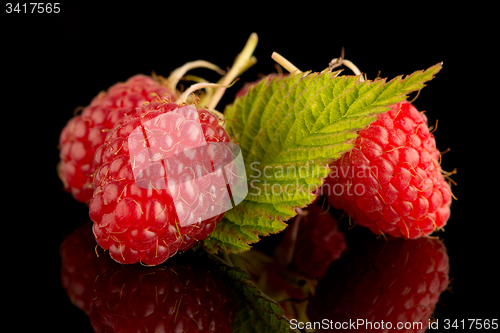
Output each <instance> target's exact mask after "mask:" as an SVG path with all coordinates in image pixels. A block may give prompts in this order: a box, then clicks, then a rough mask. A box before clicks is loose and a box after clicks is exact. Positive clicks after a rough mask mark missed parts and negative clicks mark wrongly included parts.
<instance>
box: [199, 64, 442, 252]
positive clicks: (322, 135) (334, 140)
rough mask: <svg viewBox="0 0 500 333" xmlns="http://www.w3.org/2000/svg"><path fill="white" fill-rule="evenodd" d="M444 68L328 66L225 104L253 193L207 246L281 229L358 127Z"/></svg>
mask: <svg viewBox="0 0 500 333" xmlns="http://www.w3.org/2000/svg"><path fill="white" fill-rule="evenodd" d="M440 69H441V64H437V65H435V66H432V67H430V68H429V69H427V70H425V71H417V72H415V73H413V74H411V75H409V76H407V77H406V78H403V77H402V76H399V77H396V78H395V79H393V80H391V81H389V82H386V79H378V80H375V81H364V82H362V81H361V80H360V77H359V76H338V74H339V72H334V73H331V72H327V71H325V72H322V73H306V74H296V75H289V76H286V77H277V78H273V79H272V80H262V81H261V82H260V83H258V84H256V85H255V86H253V87H251V88H250V89H249V90H248V91H247V93H246V94H244V95H243V96H241V97H239V98H237V99H236V100H235V101H234V103H233V104H232V105H230V106H228V107H227V108H226V110H225V115H226V119H227V122H226V123H227V132H228V133H229V135H230V136H231V137H232V138H233V142H235V143H237V144H238V145H239V146H240V148H241V151H242V154H243V159H244V163H245V170H246V173H247V181H248V185H249V191H248V195H247V196H246V198H245V200H243V201H242V202H241V203H240V204H239V205H237V206H236V207H235V208H233V209H232V210H230V211H228V212H227V213H226V215H225V216H224V218H223V219H222V220H221V221H220V222H219V223H218V224H217V226H216V229H215V231H214V232H213V233H212V234H211V235H210V238H209V239H207V240H206V241H205V247H206V248H207V249H208V250H210V251H213V252H216V251H217V250H222V251H224V252H227V253H239V252H242V251H244V250H248V249H249V248H250V246H249V244H251V243H255V242H257V241H258V240H259V236H261V235H268V234H270V233H276V232H279V231H281V230H283V229H284V228H285V227H286V224H285V223H284V221H286V220H289V219H290V218H292V217H293V216H295V214H296V213H295V208H297V207H299V208H302V207H305V206H307V205H309V204H310V203H311V202H312V201H313V200H314V199H315V197H316V195H315V193H314V191H315V190H316V189H317V188H318V187H319V186H321V185H322V183H323V181H324V178H325V177H326V176H327V175H328V173H329V168H328V164H329V163H331V162H332V161H334V160H336V159H338V158H339V157H340V156H341V155H342V154H343V153H345V152H346V151H348V150H350V149H352V147H353V145H354V142H355V139H356V138H357V135H358V134H357V133H358V131H359V130H361V129H363V128H366V127H367V126H368V125H370V124H371V123H372V122H373V121H374V120H375V119H376V115H377V114H380V113H382V112H385V111H388V110H389V108H390V105H392V104H395V103H397V102H399V101H402V100H404V99H405V98H406V95H407V94H408V93H410V92H412V91H415V90H419V89H422V88H423V87H424V82H426V81H429V80H431V79H432V78H433V76H434V75H435V74H436V73H437V72H438V71H439V70H440Z"/></svg>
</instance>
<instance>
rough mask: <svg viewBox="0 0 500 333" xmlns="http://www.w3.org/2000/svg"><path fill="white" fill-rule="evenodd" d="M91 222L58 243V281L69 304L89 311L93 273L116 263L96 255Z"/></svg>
mask: <svg viewBox="0 0 500 333" xmlns="http://www.w3.org/2000/svg"><path fill="white" fill-rule="evenodd" d="M96 245H97V243H96V241H95V237H94V235H93V234H92V221H88V222H86V223H84V224H82V225H81V226H80V227H78V228H77V229H76V230H75V231H74V232H73V233H72V234H71V235H69V236H68V237H66V238H65V239H64V241H63V242H62V244H61V247H60V254H61V283H62V286H63V288H64V290H66V293H67V294H68V297H69V299H70V300H71V303H73V304H74V305H75V306H76V307H78V308H79V309H80V310H82V311H83V312H85V313H86V314H89V312H90V306H91V305H92V299H93V298H94V287H95V280H96V278H97V276H99V275H101V274H103V273H104V272H106V271H107V270H108V269H110V268H112V267H115V266H117V265H118V264H117V263H116V262H115V261H113V260H111V258H110V257H109V256H99V257H97V255H96V252H95V248H96Z"/></svg>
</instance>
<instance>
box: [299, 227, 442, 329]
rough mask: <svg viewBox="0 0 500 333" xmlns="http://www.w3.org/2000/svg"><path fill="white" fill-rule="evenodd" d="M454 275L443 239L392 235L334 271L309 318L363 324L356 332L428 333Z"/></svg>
mask: <svg viewBox="0 0 500 333" xmlns="http://www.w3.org/2000/svg"><path fill="white" fill-rule="evenodd" d="M448 274H449V262H448V255H447V253H446V248H445V246H444V244H443V243H442V242H441V241H439V240H437V239H433V238H427V237H425V238H419V239H415V240H404V239H401V238H393V237H391V236H389V240H388V241H385V240H383V239H378V240H376V241H370V242H365V243H363V244H360V245H358V246H356V247H354V248H352V249H351V248H350V249H349V250H348V251H347V252H346V253H345V254H344V255H343V256H342V258H341V259H340V260H337V261H335V262H334V263H333V264H332V265H331V266H330V267H329V268H328V271H327V273H326V274H325V276H324V278H323V279H322V280H320V281H319V283H318V286H317V289H316V293H315V297H313V298H312V299H311V300H310V303H309V304H308V308H307V315H308V318H309V319H310V320H311V321H321V320H328V322H332V323H340V324H341V323H343V322H347V323H349V322H355V323H361V322H358V320H363V322H362V323H361V324H360V326H358V327H355V328H353V327H351V326H350V327H349V328H351V329H350V330H349V329H347V330H346V331H350V332H381V331H392V330H398V331H404V332H425V331H426V329H427V327H428V320H429V318H430V317H431V315H432V313H433V312H434V309H435V306H436V304H437V302H438V300H439V297H440V295H441V293H442V292H443V291H444V290H445V289H446V288H447V286H448V282H449V278H448ZM382 322H383V323H384V325H385V326H384V327H382V326H380V325H381V324H382ZM370 323H371V324H370ZM398 324H399V325H403V327H399V329H398V326H397V325H398ZM417 325H419V326H417ZM420 325H421V326H420ZM389 326H391V327H389ZM344 328H346V327H344ZM401 328H404V329H401ZM384 329H385V330H384ZM330 331H331V332H333V331H338V329H337V330H335V328H334V327H331V329H330V330H328V332H330Z"/></svg>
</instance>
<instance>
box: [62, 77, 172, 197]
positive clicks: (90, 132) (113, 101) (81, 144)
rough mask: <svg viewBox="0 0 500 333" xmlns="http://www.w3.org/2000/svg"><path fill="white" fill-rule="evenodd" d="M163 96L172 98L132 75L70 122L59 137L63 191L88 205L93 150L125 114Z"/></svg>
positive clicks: (160, 89)
mask: <svg viewBox="0 0 500 333" xmlns="http://www.w3.org/2000/svg"><path fill="white" fill-rule="evenodd" d="M162 95H164V96H165V97H166V98H168V96H170V97H172V98H174V97H173V95H172V93H170V92H169V91H168V90H167V89H166V88H164V87H162V86H160V85H159V84H158V83H156V82H155V81H154V80H153V79H152V78H150V77H148V76H145V75H135V76H133V77H131V78H129V79H128V80H127V81H126V82H120V83H117V84H115V85H113V86H112V87H110V88H109V90H108V91H107V92H101V93H100V94H99V95H97V96H96V97H95V98H94V99H93V100H92V102H91V103H90V105H89V106H87V107H86V108H85V109H83V111H82V113H81V114H80V115H78V116H75V117H73V118H72V119H71V120H69V122H68V124H67V125H66V126H65V127H64V129H63V130H62V132H61V135H60V138H59V145H60V149H61V150H60V159H61V163H60V165H59V177H60V178H61V180H62V182H63V184H64V188H65V189H66V191H68V192H71V193H72V195H73V197H74V198H75V199H76V200H78V201H80V202H88V201H89V200H90V199H91V198H92V192H93V189H92V178H91V174H92V171H91V166H92V159H93V158H94V153H95V150H96V149H97V148H98V147H99V146H100V145H102V144H103V143H104V138H105V137H106V132H107V131H109V130H110V129H111V128H113V126H114V125H115V124H116V123H117V122H118V121H119V120H120V119H121V117H122V116H123V114H124V113H126V112H128V111H130V110H132V109H134V108H136V107H138V106H141V105H142V104H144V102H147V101H152V100H153V99H155V98H158V96H162Z"/></svg>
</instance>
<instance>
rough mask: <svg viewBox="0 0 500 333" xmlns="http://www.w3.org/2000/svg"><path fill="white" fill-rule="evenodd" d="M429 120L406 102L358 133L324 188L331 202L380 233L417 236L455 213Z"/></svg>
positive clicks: (429, 231)
mask: <svg viewBox="0 0 500 333" xmlns="http://www.w3.org/2000/svg"><path fill="white" fill-rule="evenodd" d="M439 157H440V153H439V151H438V150H437V148H436V142H435V139H434V136H433V135H432V134H431V133H430V132H429V128H428V126H427V118H426V116H425V115H424V114H423V113H419V112H418V111H417V109H416V108H415V107H414V106H413V105H412V104H410V103H409V102H407V101H404V102H401V103H398V104H396V105H394V106H392V108H391V110H390V111H388V112H386V113H384V114H382V115H380V116H379V118H378V119H377V120H376V121H375V122H374V123H372V124H371V125H370V126H369V127H368V128H366V129H364V130H362V131H360V132H359V137H358V138H357V140H356V143H355V147H354V149H352V150H351V151H350V152H348V153H346V154H344V155H343V156H342V157H341V158H340V159H338V160H337V161H335V162H333V163H332V164H331V165H330V167H331V170H332V171H331V173H330V175H329V176H328V177H327V179H326V181H325V184H324V186H323V193H326V195H327V197H328V201H329V202H330V204H331V205H332V206H333V207H335V208H337V209H343V210H344V211H345V212H346V213H347V214H349V215H350V216H351V217H353V218H354V220H355V222H356V224H358V225H361V226H364V227H368V228H370V230H371V231H372V232H374V233H376V234H383V233H387V234H390V235H393V236H403V237H405V238H410V239H413V238H418V237H421V236H425V235H429V234H431V233H432V232H433V231H434V230H435V229H438V228H442V227H443V226H444V225H445V224H446V222H447V220H448V218H449V217H450V205H451V189H450V186H449V185H448V183H447V182H446V181H445V179H444V177H443V175H442V172H441V166H440V165H439Z"/></svg>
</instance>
